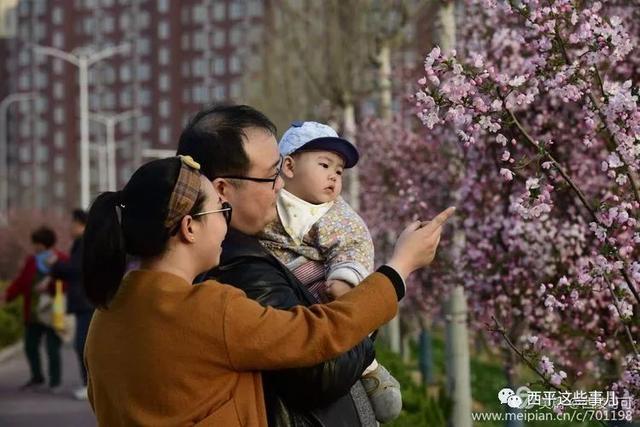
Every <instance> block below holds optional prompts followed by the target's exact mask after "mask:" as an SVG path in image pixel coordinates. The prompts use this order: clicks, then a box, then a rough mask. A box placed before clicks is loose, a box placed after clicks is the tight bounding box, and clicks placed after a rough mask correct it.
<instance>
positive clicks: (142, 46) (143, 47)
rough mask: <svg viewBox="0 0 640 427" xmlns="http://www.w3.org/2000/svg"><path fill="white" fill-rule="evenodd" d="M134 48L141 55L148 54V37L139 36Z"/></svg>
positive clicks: (149, 47) (149, 45)
mask: <svg viewBox="0 0 640 427" xmlns="http://www.w3.org/2000/svg"><path fill="white" fill-rule="evenodd" d="M136 50H137V51H138V53H140V54H141V55H148V54H149V51H150V50H151V42H150V41H149V39H148V38H146V37H143V38H139V39H138V40H137V41H136Z"/></svg>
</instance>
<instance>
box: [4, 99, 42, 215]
mask: <svg viewBox="0 0 640 427" xmlns="http://www.w3.org/2000/svg"><path fill="white" fill-rule="evenodd" d="M36 96H37V95H36V94H35V93H34V92H26V93H13V94H11V95H8V96H7V97H5V98H4V99H3V100H2V101H1V102H0V166H1V168H2V169H0V223H2V224H6V223H7V216H8V212H9V160H8V158H7V157H8V152H9V150H8V146H7V144H8V141H9V128H8V127H7V114H8V112H9V106H10V105H11V104H13V103H15V102H20V101H28V100H31V99H34V98H35V97H36Z"/></svg>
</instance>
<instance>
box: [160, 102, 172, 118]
mask: <svg viewBox="0 0 640 427" xmlns="http://www.w3.org/2000/svg"><path fill="white" fill-rule="evenodd" d="M158 112H159V113H160V117H163V118H167V117H169V116H170V115H171V105H170V104H169V101H167V100H166V99H163V100H162V101H160V105H158Z"/></svg>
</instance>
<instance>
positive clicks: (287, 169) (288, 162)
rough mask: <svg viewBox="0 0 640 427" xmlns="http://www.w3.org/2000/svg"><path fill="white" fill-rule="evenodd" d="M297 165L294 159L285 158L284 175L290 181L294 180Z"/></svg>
mask: <svg viewBox="0 0 640 427" xmlns="http://www.w3.org/2000/svg"><path fill="white" fill-rule="evenodd" d="M295 164H296V161H295V159H294V158H293V157H291V156H285V158H284V161H283V162H282V175H284V176H285V177H287V178H289V179H292V178H293V176H294V175H295V172H294V170H295Z"/></svg>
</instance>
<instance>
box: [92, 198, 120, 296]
mask: <svg viewBox="0 0 640 427" xmlns="http://www.w3.org/2000/svg"><path fill="white" fill-rule="evenodd" d="M121 194H122V193H121V192H106V193H102V194H101V195H99V196H98V197H97V198H96V200H95V201H94V202H93V205H91V209H90V210H89V218H88V220H87V226H86V229H85V232H84V239H83V254H82V272H83V273H82V276H83V277H82V283H83V284H84V288H85V291H86V294H87V297H88V298H89V301H91V303H92V304H93V305H95V306H96V307H98V308H106V307H107V306H108V305H109V302H110V301H111V299H112V298H113V297H114V295H115V294H116V292H117V291H118V288H119V286H120V282H121V281H122V277H123V276H124V273H125V270H126V262H127V253H126V248H125V242H124V235H123V232H122V227H121V217H122V215H121V213H122V211H121V210H122V209H123V208H122V206H121V203H122V200H121ZM119 210H120V211H119Z"/></svg>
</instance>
